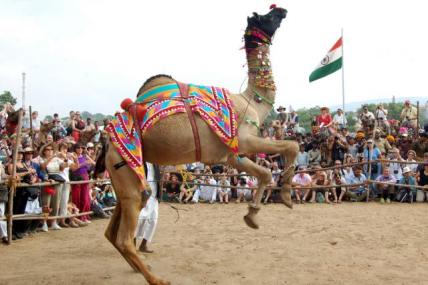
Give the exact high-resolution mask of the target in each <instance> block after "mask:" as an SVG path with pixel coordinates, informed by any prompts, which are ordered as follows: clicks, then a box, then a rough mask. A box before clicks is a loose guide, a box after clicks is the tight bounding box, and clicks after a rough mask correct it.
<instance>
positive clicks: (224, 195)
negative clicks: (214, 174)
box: [218, 173, 232, 204]
mask: <svg viewBox="0 0 428 285" xmlns="http://www.w3.org/2000/svg"><path fill="white" fill-rule="evenodd" d="M218 185H219V186H221V187H218V199H219V200H220V203H223V201H224V203H226V204H229V197H230V196H231V194H232V192H231V191H230V182H229V180H228V179H227V176H226V173H223V174H222V175H221V176H220V180H219V181H218Z"/></svg>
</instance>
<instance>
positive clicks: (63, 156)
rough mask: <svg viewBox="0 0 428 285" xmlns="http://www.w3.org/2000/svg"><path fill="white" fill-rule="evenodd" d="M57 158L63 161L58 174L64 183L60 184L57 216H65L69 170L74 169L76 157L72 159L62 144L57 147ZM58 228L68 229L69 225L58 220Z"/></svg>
mask: <svg viewBox="0 0 428 285" xmlns="http://www.w3.org/2000/svg"><path fill="white" fill-rule="evenodd" d="M57 157H58V158H59V159H60V160H62V161H63V163H64V165H63V167H64V168H63V170H62V171H61V173H60V174H59V175H60V176H61V177H62V178H63V179H64V181H65V183H62V184H60V185H59V186H60V188H61V190H60V192H61V198H60V202H59V215H60V216H66V215H67V208H68V200H69V198H70V184H68V182H70V168H76V157H73V156H72V154H71V153H69V152H68V144H67V143H65V142H63V143H61V144H60V145H59V151H58V153H57ZM59 226H60V227H63V228H68V227H69V225H68V224H67V223H66V222H65V219H64V218H63V219H60V220H59Z"/></svg>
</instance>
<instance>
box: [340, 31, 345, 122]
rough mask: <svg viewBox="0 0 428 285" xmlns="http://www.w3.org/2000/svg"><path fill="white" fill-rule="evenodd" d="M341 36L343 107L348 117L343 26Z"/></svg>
mask: <svg viewBox="0 0 428 285" xmlns="http://www.w3.org/2000/svg"><path fill="white" fill-rule="evenodd" d="M341 38H342V108H343V116H345V118H346V112H345V53H344V51H343V46H344V41H343V28H342V29H341Z"/></svg>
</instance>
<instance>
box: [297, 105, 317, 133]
mask: <svg viewBox="0 0 428 285" xmlns="http://www.w3.org/2000/svg"><path fill="white" fill-rule="evenodd" d="M296 112H297V115H299V126H300V127H302V128H304V129H305V130H306V132H307V133H309V132H311V124H312V121H313V119H314V117H316V116H318V115H319V114H320V107H319V106H315V107H312V108H309V109H306V108H303V109H299V110H297V111H296Z"/></svg>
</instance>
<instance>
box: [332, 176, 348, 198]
mask: <svg viewBox="0 0 428 285" xmlns="http://www.w3.org/2000/svg"><path fill="white" fill-rule="evenodd" d="M332 176H333V178H332V186H334V187H333V188H332V191H331V192H332V193H333V198H334V203H339V204H340V203H342V199H343V197H344V196H345V193H346V187H344V186H342V185H345V184H347V183H346V180H345V177H343V176H342V174H341V173H340V172H334V173H333V175H332ZM338 197H339V198H338Z"/></svg>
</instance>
